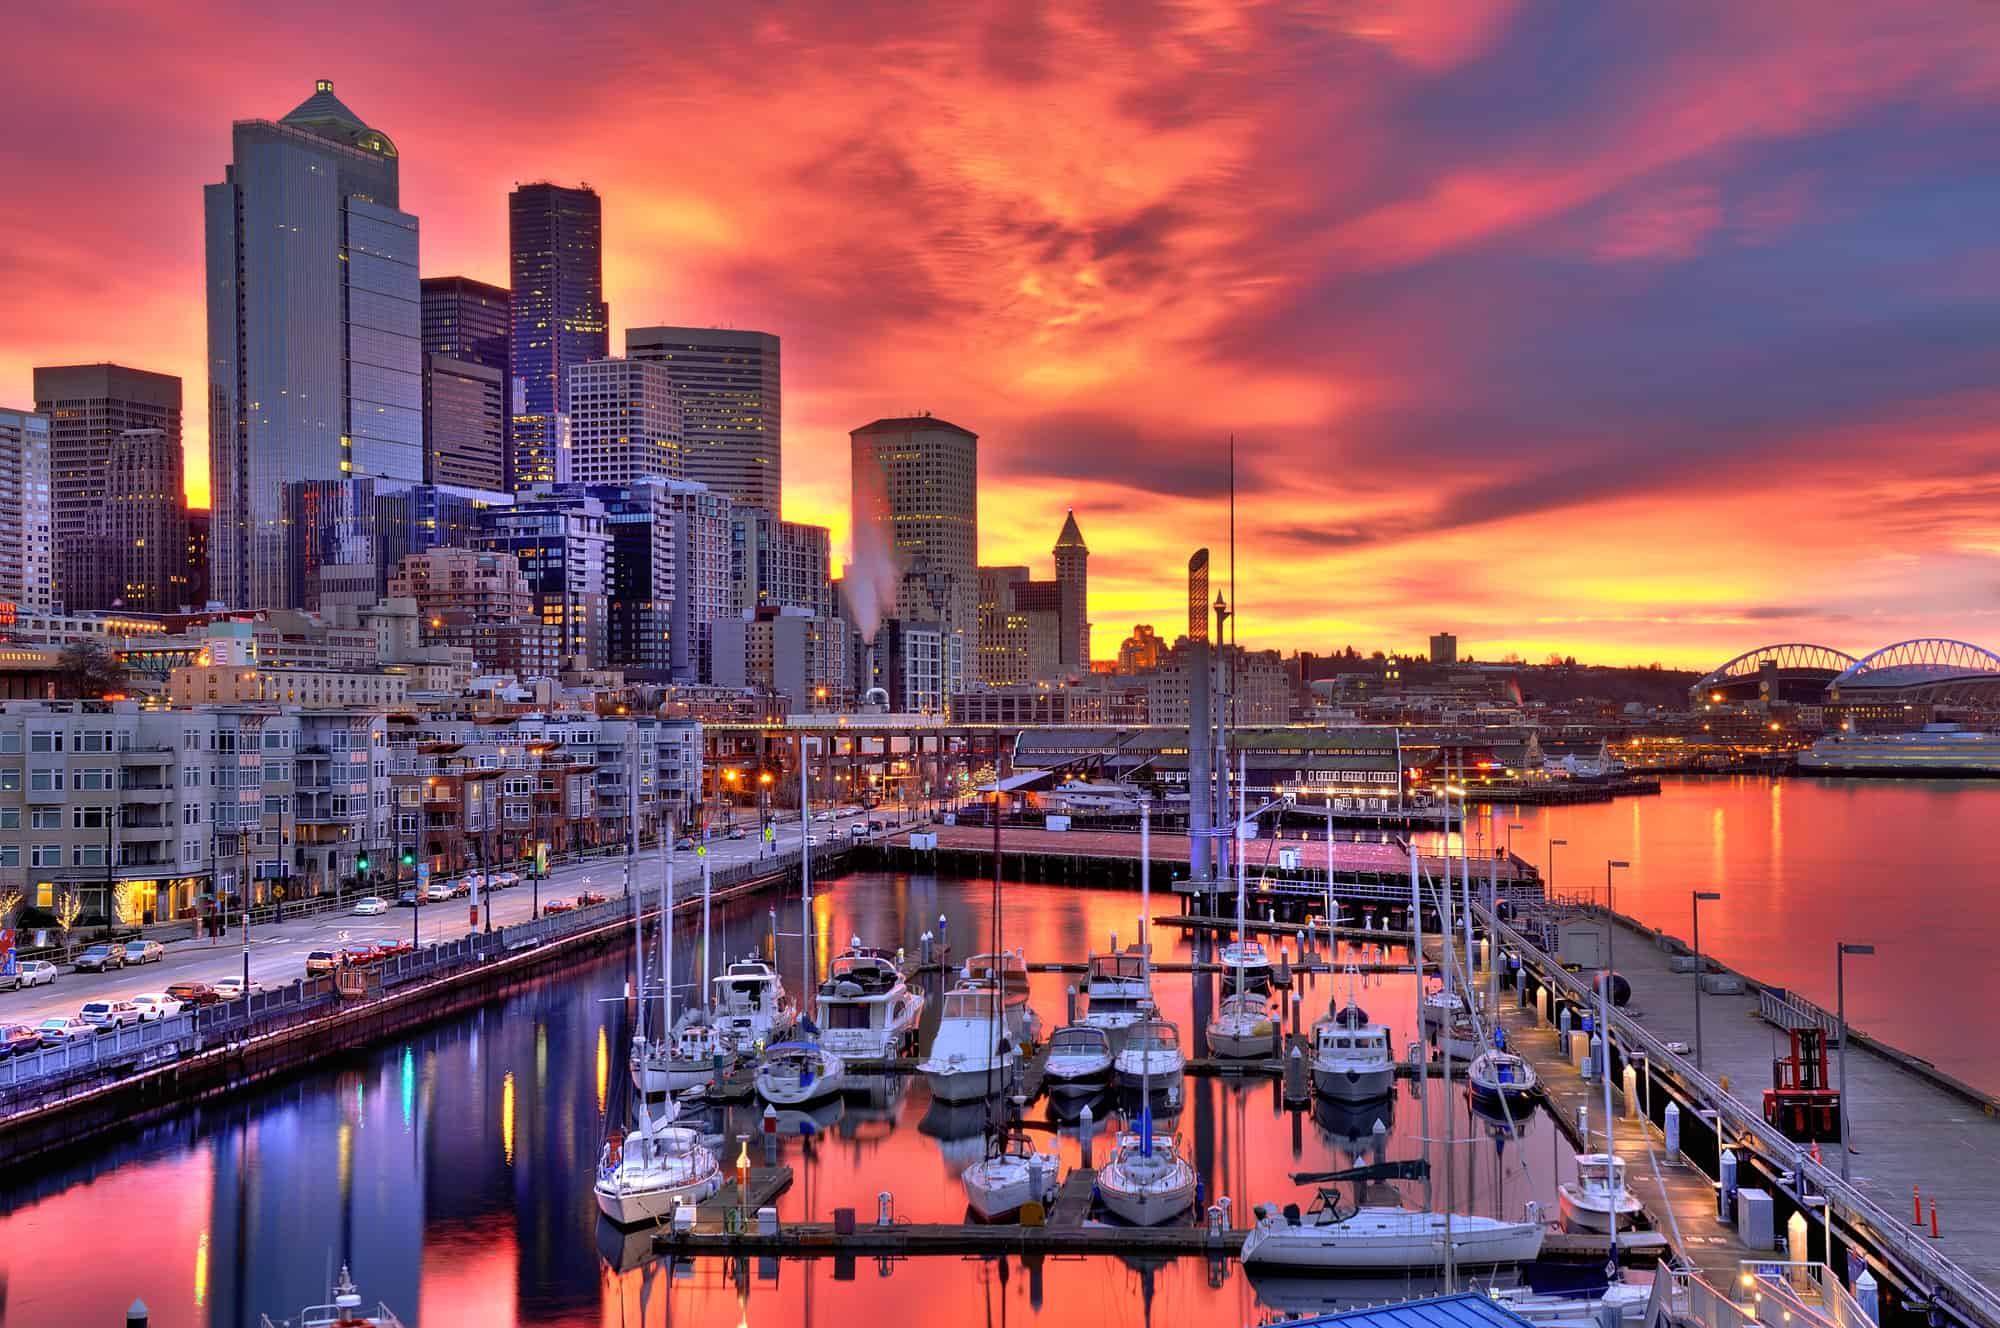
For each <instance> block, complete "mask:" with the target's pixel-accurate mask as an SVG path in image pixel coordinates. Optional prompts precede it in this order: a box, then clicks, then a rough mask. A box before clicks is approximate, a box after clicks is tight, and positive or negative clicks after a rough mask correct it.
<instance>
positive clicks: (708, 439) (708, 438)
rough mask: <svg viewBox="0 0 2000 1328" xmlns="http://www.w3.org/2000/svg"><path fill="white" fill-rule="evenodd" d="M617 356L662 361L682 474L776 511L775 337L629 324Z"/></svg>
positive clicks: (780, 463)
mask: <svg viewBox="0 0 2000 1328" xmlns="http://www.w3.org/2000/svg"><path fill="white" fill-rule="evenodd" d="M625 355H626V357H627V358H628V359H634V360H655V361H658V362H659V363H661V364H664V365H666V366H667V373H668V376H669V377H670V378H671V379H672V381H673V385H674V395H675V396H676V397H677V398H679V400H680V408H681V436H682V442H683V446H684V447H685V448H686V462H685V469H686V472H687V478H689V479H691V480H700V481H701V482H702V483H703V484H706V485H707V486H708V487H709V488H711V489H713V490H715V491H716V492H717V493H720V494H724V495H726V496H727V497H728V498H729V500H730V501H731V502H733V503H736V504H737V505H739V506H743V507H756V508H761V509H762V510H764V511H766V512H772V513H777V512H781V511H783V509H784V502H783V499H784V441H783V431H782V429H781V427H780V415H781V411H780V393H779V373H778V339H777V338H776V337H774V336H772V335H771V334H770V333H768V332H737V331H733V330H730V329H728V328H714V327H631V328H627V329H625Z"/></svg>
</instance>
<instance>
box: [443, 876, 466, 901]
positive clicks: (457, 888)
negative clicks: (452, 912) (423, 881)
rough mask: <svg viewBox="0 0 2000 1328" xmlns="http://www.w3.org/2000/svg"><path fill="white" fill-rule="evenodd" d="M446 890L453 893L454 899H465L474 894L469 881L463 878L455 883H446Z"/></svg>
mask: <svg viewBox="0 0 2000 1328" xmlns="http://www.w3.org/2000/svg"><path fill="white" fill-rule="evenodd" d="M444 888H445V889H446V890H448V891H449V892H450V893H451V897H452V898H453V899H463V898H464V897H465V896H466V895H469V894H471V893H472V884H471V882H469V881H467V880H466V879H465V878H464V877H463V876H461V877H459V878H458V879H457V880H455V881H447V882H445V887H444Z"/></svg>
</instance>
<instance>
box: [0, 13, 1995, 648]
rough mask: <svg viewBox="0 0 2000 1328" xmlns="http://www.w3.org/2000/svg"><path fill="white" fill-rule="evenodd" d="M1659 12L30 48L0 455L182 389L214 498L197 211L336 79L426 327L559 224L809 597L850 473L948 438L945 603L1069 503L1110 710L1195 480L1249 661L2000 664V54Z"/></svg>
mask: <svg viewBox="0 0 2000 1328" xmlns="http://www.w3.org/2000/svg"><path fill="white" fill-rule="evenodd" d="M344 12H347V11H344ZM1679 13H1680V18H1679V20H1678V22H1676V23H1669V22H1667V21H1665V20H1664V19H1659V18H1657V17H1656V18H1654V19H1647V18H1645V16H1644V15H1641V14H1639V13H1637V12H1634V11H1626V10H1622V9H1619V8H1616V7H1574V8H1564V7H1561V6H1554V5H1551V6H1531V5H1520V4H1514V3H1508V2H1507V0H1463V2H1462V3H1425V2H1419V0H1409V2H1407V3H1397V2H1395V0H1356V3H1353V4H1344V5H1341V6H1338V7H1332V8H1328V9H1324V10H1321V9H1317V8H1313V7H1310V6H1283V7H1270V8H1263V7H1255V6H1248V7H1230V6H1213V5H1206V4H1189V5H1184V6H1179V7H1170V8H1168V7H1163V8H1159V9H1150V8H1143V7H1137V6H1134V7H1111V8H1108V9H1104V10H1095V11H1083V10H1075V9H1065V8H1062V7H1058V6H1048V7H1043V8H1025V9H1022V10H1020V11H1018V12H1015V11H1008V12H1003V13H994V14H984V13H981V14H967V13H961V12H957V11H946V10H943V9H940V8H938V7H931V6H922V5H914V4H909V3H907V2H906V0H883V3H881V4H878V5H874V6H871V7H869V8H867V9H866V10H859V11H851V10H848V9H846V8H838V9H833V8H829V9H826V10H823V11H818V10H814V11H808V10H803V9H802V10H787V11H784V12H782V13H780V12H770V13H755V14H741V13H719V12H713V11H707V10H699V9H688V10H685V11H679V10H677V11H673V12H671V14H670V21H668V22H664V23H662V22H661V21H659V18H658V16H652V15H647V16H629V17H628V16H623V15H618V14H609V13H600V12H597V11H591V12H588V13H584V12H580V11H568V10H562V9H550V10H547V11H536V12H529V13H516V14H510V15H508V16H507V17H505V18H495V17H493V16H491V15H490V13H489V12H488V11H487V10H485V9H474V8H471V7H463V8H458V7H452V6H442V7H438V8H436V9H435V10H433V11H428V12H427V14H426V19H425V21H421V22H419V21H417V20H416V19H415V18H414V17H413V16H412V15H411V14H410V13H409V11H407V10H404V9H390V8H388V7H379V8H373V7H370V6H367V5H364V6H363V7H362V9H361V10H360V11H356V12H354V13H353V19H354V21H352V22H347V23H342V24H339V25H326V24H324V23H320V22H314V21H312V19H311V17H309V16H298V17H294V16H292V15H289V14H279V15H276V16H272V15H269V14H266V13H263V12H262V11H258V10H255V9H253V8H251V7H249V6H211V7H208V8H205V9H201V10H194V11H184V10H177V11H174V12H172V13H166V12H153V11H148V10H143V9H138V10H125V9H122V8H116V7H111V8H103V9H90V8H87V7H86V8H65V9H51V10H46V11H36V12H31V13H24V14H23V15H21V16H19V17H18V18H17V19H16V21H15V23H14V24H13V25H12V28H13V30H15V31H16V43H15V45H16V50H17V53H18V56H19V58H18V60H17V67H18V75H19V78H18V82H17V84H16V87H17V93H18V98H17V99H18V104H19V108H20V109H19V112H18V113H17V115H16V116H15V121H16V123H15V126H14V132H13V133H12V134H10V135H9V141H8V143H7V144H6V146H5V147H4V149H0V151H4V152H5V153H6V154H7V157H8V164H9V165H10V166H11V167H12V171H13V177H14V178H15V179H17V180H31V181H35V182H36V188H35V189H34V190H33V191H32V192H28V191H18V192H17V193H16V194H15V195H14V196H13V197H14V202H13V204H12V207H13V213H12V216H11V217H10V221H11V223H12V224H11V225H10V226H9V228H8V230H9V235H10V237H11V242H10V244H9V246H8V250H9V252H8V253H7V255H6V258H7V260H8V261H7V268H8V271H7V275H8V277H9V278H10V288H11V289H12V291H13V293H14V305H13V307H14V310H15V311H16V316H15V317H13V318H10V319H8V320H6V324H5V326H4V327H0V403H4V404H8V405H30V404H32V393H31V389H30V374H31V369H32V367H33V366H35V365H37V364H62V363H75V362H89V361H98V360H111V361H116V362H119V363H123V364H129V365H133V366H135V367H140V368H148V369H155V370H159V371H162V372H168V373H175V374H178V375H180V377H181V378H182V380H183V401H184V407H183V409H184V418H185V436H186V442H187V453H188V479H187V488H188V490H189V494H190V497H191V498H192V499H194V500H196V501H202V502H205V500H206V497H207V487H208V475H207V463H206V456H207V436H206V434H207V419H206V410H205V408H204V405H203V403H204V401H205V398H206V370H205V367H204V356H205V352H204V349H203V346H204V335H205V333H204V323H205V307H204V301H203V275H202V262H203V258H202V236H201V186H202V185H203V184H205V183H209V182H212V181H215V180H219V179H220V178H221V177H222V170H223V166H224V164H225V163H226V161H227V159H228V156H229V126H230V123H231V121H232V120H237V119H252V118H276V117H278V116H281V115H283V114H284V113H285V112H286V111H287V110H289V109H290V108H291V107H292V106H294V105H295V104H297V103H298V102H299V101H300V100H302V99H303V98H304V96H305V95H307V93H309V92H310V90H311V88H312V84H313V80H314V79H315V78H318V77H330V78H332V79H333V81H334V83H335V85H336V87H337V88H338V91H339V95H340V97H341V99H342V100H343V101H345V102H346V103H347V104H348V105H349V106H352V107H353V108H354V109H355V111H356V112H357V113H358V114H359V115H361V116H362V117H363V118H365V119H366V120H368V121H369V123H371V124H373V125H376V126H379V127H380V128H382V129H383V130H385V131H386V132H387V133H389V134H390V135H391V136H392V137H393V138H394V139H395V141H396V144H397V146H398V148H399V149H400V152H401V160H402V203H403V206H404V207H405V208H406V209H408V210H409V211H412V212H414V213H416V214H417V216H418V217H419V218H420V219H421V223H422V233H421V234H422V254H423V259H422V269H423V271H424V273H425V274H426V275H440V276H441V275H450V274H463V275H466V276H471V277H475V278H478V279H480V280H484V281H494V282H497V283H499V284H503V285H504V284H505V282H506V278H507V270H506V197H507V193H508V191H509V190H510V189H511V188H512V187H513V185H514V183H515V182H516V181H522V180H530V179H541V178H553V179H557V180H562V181H565V182H577V181H587V182H589V183H590V184H591V185H592V186H593V187H595V188H596V189H597V190H598V191H599V193H600V194H601V195H602V196H603V198H604V212H605V235H606V245H607V254H606V282H607V288H608V295H609V300H610V304H611V313H612V322H613V330H612V348H613V352H614V353H618V352H619V351H620V350H621V349H622V346H623V338H624V330H625V328H626V327H627V326H639V325H649V324H655V323H676V324H712V325H717V326H736V327H754V328H758V329H760V330H764V331H769V332H773V333H776V334H777V335H779V336H780V337H782V338H783V340H784V358H785V367H786V375H785V382H784V397H785V441H786V448H785V452H786V475H785V481H786V493H787V498H786V503H785V508H786V512H785V515H786V516H788V517H790V518H792V519H795V520H804V521H812V522H816V523H820V524H824V525H827V526H830V527H832V528H833V531H834V539H835V543H836V548H837V549H838V548H841V547H842V546H844V544H845V542H846V539H847V534H848V517H847V511H846V506H847V487H848V477H847V433H848V431H849V430H850V429H853V428H856V427H858V426H860V425H862V424H864V423H866V422H868V421H870V420H872V419H875V418H878V417H881V416H885V415H895V414H903V413H908V412H909V411H911V410H913V409H929V410H931V411H933V412H934V413H935V414H937V415H939V416H942V417H944V418H946V419H950V420H953V421H955V422H957V423H959V424H961V425H963V426H965V427H966V428H969V429H972V430H973V431H974V432H976V433H978V434H979V435H980V439H981V449H982V457H981V490H982V493H981V497H982V501H981V511H980V521H981V541H980V543H981V548H980V559H981V561H982V562H985V563H1026V564H1028V565H1029V566H1030V567H1032V568H1034V569H1035V570H1036V574H1037V575H1046V574H1047V568H1048V560H1049V549H1050V547H1051V546H1052V545H1053V543H1054V540H1055V536H1056V532H1057V530H1058V529H1059V528H1060V526H1061V522H1062V516H1063V511H1064V509H1065V508H1066V507H1074V508H1075V510H1076V513H1077V518H1078V521H1079V522H1080V524H1081V526H1082V530H1083V534H1084V537H1085V539H1086V541H1087V542H1088V543H1089V545H1090V547H1091V550H1092V553H1093V555H1094V556H1093V558H1092V567H1091V572H1092V604H1091V617H1092V619H1093V623H1094V626H1095V634H1094V638H1093V645H1094V653H1095V654H1096V655H1097V656H1098V657H1100V658H1105V657H1109V656H1110V655H1111V654H1112V653H1113V652H1114V651H1115V649H1116V647H1117V643H1118V641H1119V640H1120V639H1122V638H1123V637H1124V636H1125V635H1126V633H1127V632H1129V631H1130V629H1131V626H1132V624H1133V623H1135V622H1150V623H1152V624H1153V625H1154V626H1155V627H1156V628H1158V629H1159V630H1160V632H1161V634H1162V635H1164V636H1166V637H1168V638H1169V639H1171V637H1172V636H1174V635H1175V634H1177V632H1178V631H1179V630H1180V624H1181V622H1182V617H1183V615H1184V612H1185V610H1184V608H1183V607H1182V604H1183V601H1182V586H1181V584H1180V581H1179V576H1180V572H1179V569H1180V568H1181V567H1183V566H1184V565H1185V561H1186V556H1187V554H1188V552H1189V551H1190V550H1191V549H1192V548H1194V547H1195V546H1197V545H1200V544H1207V545H1209V546H1210V547H1211V548H1212V549H1214V550H1215V551H1216V555H1217V573H1218V582H1219V583H1222V582H1224V580H1225V579H1226V577H1227V566H1226V563H1227V556H1226V551H1227V546H1228V532H1227V516H1226V505H1225V502H1224V499H1223V492H1224V489H1225V486H1226V481H1225V476H1224V466H1223V460H1222V458H1223V455H1224V448H1225V440H1226V439H1227V438H1228V436H1229V435H1231V434H1234V435H1235V436H1236V438H1237V440H1238V446H1239V466H1238V475H1237V481H1238V567H1237V575H1238V583H1239V586H1240V588H1241V591H1242V595H1241V600H1242V603H1241V609H1242V618H1241V630H1242V639H1243V641H1244V643H1245V644H1247V645H1258V646H1264V645H1275V646H1283V647H1285V648H1287V649H1291V648H1303V649H1309V650H1317V651H1332V650H1336V649H1339V648H1341V647H1343V646H1345V645H1348V644H1353V645H1355V646H1356V647H1358V648H1360V649H1362V650H1364V651H1367V650H1372V649H1376V648H1381V649H1385V650H1387V649H1402V650H1411V651H1415V650H1419V649H1421V647H1422V643H1423V641H1424V638H1425V637H1427V636H1428V635H1429V633H1431V632H1432V631H1436V630H1451V631H1455V632H1456V633H1457V634H1458V635H1459V637H1460V639H1461V641H1462V642H1463V643H1464V645H1465V648H1466V649H1469V650H1471V651H1473V652H1474V653H1476V654H1477V655H1478V656H1479V657H1480V658H1482V659H1497V658H1499V657H1500V656H1501V655H1503V654H1504V653H1507V652H1509V651H1513V652H1516V653H1519V654H1521V655H1522V656H1524V657H1526V658H1527V659H1529V660H1538V659H1541V658H1543V657H1545V656H1547V655H1548V654H1550V653H1560V654H1564V655H1575V656H1577V657H1578V658H1579V659H1588V660H1591V661H1594V662H1606V663H1626V662H1630V663H1648V662H1653V661H1658V662H1661V663H1663V664H1667V665H1670V666H1673V665H1677V666H1684V667H1690V668H1706V667H1709V666H1711V665H1713V664H1716V663H1719V662H1721V661H1722V660H1723V659H1726V658H1728V657H1730V656H1732V655H1734V654H1736V653H1738V652H1740V651H1741V650H1744V649H1747V648H1750V647H1753V646H1756V645H1759V644H1762V643H1764V642H1765V641H1768V640H1784V639H1793V640H1808V641H1822V642H1825V643H1827V644H1830V645H1836V646H1842V647H1845V648H1847V649H1850V650H1856V651H1865V650H1867V649H1871V648H1873V647H1874V646H1877V645H1880V644H1883V643H1886V642H1889V641H1893V640H1896V639H1899V638H1902V637H1908V636H1916V635H1931V634H1935V635H1943V636H1952V637H1962V638H1965V639H1968V640H1973V641H1981V642H1983V643H1985V644H1988V645H1994V644H2000V629H1996V627H1995V623H1994V618H1995V616H1996V613H2000V515H1996V513H2000V504H1996V501H1995V500H1996V498H2000V466H1996V462H2000V429H1996V427H1995V426H1994V425H1993V424H1992V423H1991V422H1990V419H1991V414H1992V412H1991V410H1990V405H1991V401H1992V398H1993V397H1994V396H1995V395H1996V388H1995V385H1994V382H1993V378H1994V375H1993V372H1992V370H1993V356H1992V352H1991V350H1990V347H1991V345H1992V344H1993V338H1992V328H1993V326H1994V314H1993V310H1994V301H1995V299H1996V296H2000V251H1996V242H1995V240H1994V239H1993V237H1992V236H1991V234H1990V229H1991V228H1990V227H1989V226H1987V225H1985V224H1984V219H1985V218H1986V217H1987V216H1990V215H1991V205H1992V203H1993V202H1994V201H1995V200H1994V195H1995V193H1996V189H2000V186H1996V185H1995V183H1994V180H1995V173H1994V171H1993V170H1992V169H1991V167H1992V165H1993V164H1994V162H1993V157H1994V148H1993V146H1992V144H1993V143H1994V142H1995V141H2000V139H1996V135H1995V133H1994V130H1995V129H1996V128H2000V125H1996V120H2000V113H1996V112H1995V110H1994V106H1995V105H1996V97H1995V94H1996V92H2000V40H1992V38H2000V11H1995V10H1993V9H1992V8H1991V7H1986V6H1979V5H1975V4H1972V3H1970V2H1969V0H1954V2H1948V3H1947V4H1945V5H1943V6H1939V7H1937V8H1935V9H1933V10H1931V11H1927V12H1925V13H1902V12H1873V11H1854V12H1848V11H1843V10H1839V9H1837V8H1836V9H1834V10H1828V9H1826V8H1825V7H1823V6H1809V5H1806V4H1804V3H1789V2H1785V0H1773V2H1772V3H1769V4H1765V5H1758V6H1733V5H1722V4H1718V5H1714V6H1712V7H1707V8H1701V9H1687V10H1683V11H1679ZM384 33H393V34H395V39H394V40H393V41H385V40H383V34H384ZM474 34H477V37H478V39H477V40H474V39H472V38H473V36H474ZM86 47H87V49H88V51H89V56H90V58H89V59H88V60H80V59H78V58H77V55H78V52H79V50H80V49H84V48H86ZM522 52H533V53H534V57H535V59H536V60H537V61H539V62H540V63H541V64H542V66H543V67H544V68H545V69H546V70H547V71H548V73H547V76H546V77H538V78H535V79H520V78H510V77H504V76H503V65H502V63H501V62H503V61H511V60H515V59H517V58H518V57H519V55H520V53H522ZM221 69H226V70H227V71H228V77H218V76H217V72H218V70H221ZM568 71H576V72H574V73H571V72H568ZM1981 200H1984V202H1982V201H1981Z"/></svg>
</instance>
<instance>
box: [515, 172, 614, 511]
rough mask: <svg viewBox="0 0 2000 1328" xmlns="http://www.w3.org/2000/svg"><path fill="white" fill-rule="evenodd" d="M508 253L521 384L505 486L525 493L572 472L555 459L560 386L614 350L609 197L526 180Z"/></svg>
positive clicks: (584, 189) (520, 190)
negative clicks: (607, 291) (607, 298)
mask: <svg viewBox="0 0 2000 1328" xmlns="http://www.w3.org/2000/svg"><path fill="white" fill-rule="evenodd" d="M507 252H508V263H509V269H510V272H511V274H512V281H513V292H512V296H513V298H512V311H511V314H510V318H511V321H512V329H511V333H510V341H511V344H510V345H509V348H508V356H507V360H508V366H509V372H511V373H512V374H513V378H514V384H515V386H514V388H513V391H514V396H515V400H514V402H513V404H512V406H511V409H512V410H513V412H514V424H513V444H512V446H513V459H512V461H511V462H510V463H509V464H510V466H511V467H512V469H511V473H510V474H509V475H508V477H507V487H508V488H510V489H513V490H515V491H517V492H518V491H519V490H521V489H525V488H527V487H528V486H529V485H531V484H555V483H562V482H566V481H567V480H568V479H569V478H570V477H569V476H567V475H564V474H562V473H561V466H560V464H559V461H558V451H559V449H560V447H561V443H562V428H561V422H560V420H559V419H558V418H557V416H558V412H560V411H561V410H562V408H563V388H564V385H565V384H566V383H567V381H568V375H569V371H570V369H572V368H573V367H575V366H576V365H579V364H582V363H584V362H586V361H588V360H601V359H604V358H606V357H607V356H609V355H610V354H611V307H610V306H609V305H607V304H606V303H605V302H604V205H603V203H602V201H601V200H599V198H598V197H597V194H596V192H595V191H594V190H592V189H591V188H589V187H588V186H584V187H582V188H578V189H565V188H563V187H562V186H561V185H555V184H549V183H546V182H543V183H539V184H524V185H521V186H520V187H519V188H517V189H515V190H514V192H513V193H512V194H510V195H509V196H508V199H507Z"/></svg>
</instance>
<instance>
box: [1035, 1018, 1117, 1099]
mask: <svg viewBox="0 0 2000 1328" xmlns="http://www.w3.org/2000/svg"><path fill="white" fill-rule="evenodd" d="M1112 1060H1113V1057H1112V1054H1111V1035H1110V1034H1108V1033H1106V1032H1105V1031H1104V1030H1103V1029H1101V1028H1096V1027H1093V1026H1092V1025H1090V1024H1065V1025H1063V1026H1062V1027H1061V1028H1058V1029H1057V1030H1056V1031H1055V1034H1054V1036H1052V1037H1050V1038H1049V1054H1048V1058H1047V1059H1046V1060H1044V1061H1043V1062H1042V1082H1043V1083H1045V1084H1046V1085H1047V1086H1048V1089H1049V1091H1050V1092H1052V1093H1061V1092H1086V1093H1089V1092H1096V1091H1097V1090H1098V1089H1100V1088H1102V1087H1104V1086H1105V1085H1106V1084H1108V1083H1110V1082H1111V1063H1112Z"/></svg>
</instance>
